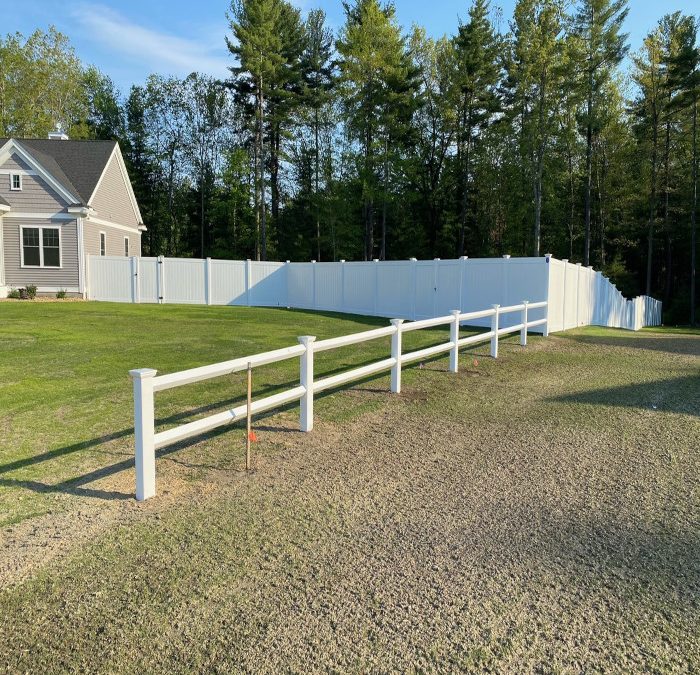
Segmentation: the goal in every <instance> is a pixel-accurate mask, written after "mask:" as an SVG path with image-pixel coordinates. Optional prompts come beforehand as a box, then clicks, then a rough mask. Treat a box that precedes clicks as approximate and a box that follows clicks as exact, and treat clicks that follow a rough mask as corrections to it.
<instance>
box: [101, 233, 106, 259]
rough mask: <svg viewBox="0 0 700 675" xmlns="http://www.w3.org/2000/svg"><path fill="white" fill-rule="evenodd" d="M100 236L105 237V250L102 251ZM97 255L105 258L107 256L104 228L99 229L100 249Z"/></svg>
mask: <svg viewBox="0 0 700 675" xmlns="http://www.w3.org/2000/svg"><path fill="white" fill-rule="evenodd" d="M102 237H104V238H105V252H104V253H102ZM99 256H100V258H106V257H107V233H106V232H105V231H104V230H100V251H99Z"/></svg>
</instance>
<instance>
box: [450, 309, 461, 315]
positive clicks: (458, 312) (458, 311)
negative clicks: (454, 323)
mask: <svg viewBox="0 0 700 675" xmlns="http://www.w3.org/2000/svg"><path fill="white" fill-rule="evenodd" d="M461 313H462V310H461V309H453V310H452V311H451V312H450V314H452V316H459V315H460V314H461Z"/></svg>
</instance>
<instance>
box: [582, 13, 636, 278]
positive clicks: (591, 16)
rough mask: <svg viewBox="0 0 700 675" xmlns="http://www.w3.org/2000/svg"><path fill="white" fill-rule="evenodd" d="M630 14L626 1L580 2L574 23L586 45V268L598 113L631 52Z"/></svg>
mask: <svg viewBox="0 0 700 675" xmlns="http://www.w3.org/2000/svg"><path fill="white" fill-rule="evenodd" d="M627 12H628V10H627V0H581V5H580V7H579V10H578V12H577V13H576V17H575V20H574V31H576V32H577V33H578V34H579V36H580V37H581V40H582V44H583V68H582V71H583V72H582V75H583V78H582V79H583V91H584V99H585V111H584V114H583V126H584V129H585V135H586V196H585V204H584V220H585V240H584V249H583V264H584V265H589V264H590V250H591V194H592V190H593V146H594V143H595V135H596V134H597V133H600V121H599V118H598V114H597V112H598V107H599V105H600V103H601V96H602V93H603V91H604V86H605V84H606V83H607V82H608V81H609V79H610V77H611V75H612V73H613V71H614V69H615V68H616V67H617V66H618V65H619V63H620V62H621V61H622V59H623V58H624V57H625V54H626V53H627V50H628V47H627V45H626V41H627V37H628V36H627V34H623V33H621V32H620V31H621V29H622V24H623V23H624V21H625V18H626V16H627Z"/></svg>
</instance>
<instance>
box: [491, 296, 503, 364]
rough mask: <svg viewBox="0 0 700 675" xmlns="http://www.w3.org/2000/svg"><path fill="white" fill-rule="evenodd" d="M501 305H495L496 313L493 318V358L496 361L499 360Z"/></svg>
mask: <svg viewBox="0 0 700 675" xmlns="http://www.w3.org/2000/svg"><path fill="white" fill-rule="evenodd" d="M500 307H501V306H500V305H493V309H494V313H493V315H492V316H491V331H492V332H493V335H492V336H491V356H492V357H493V358H494V359H497V358H498V310H499V308H500Z"/></svg>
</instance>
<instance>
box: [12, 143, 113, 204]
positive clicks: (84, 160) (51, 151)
mask: <svg viewBox="0 0 700 675" xmlns="http://www.w3.org/2000/svg"><path fill="white" fill-rule="evenodd" d="M9 140H10V139H8V138H0V147H2V146H3V145H5V143H7V141H9ZM15 143H17V144H19V145H20V146H21V147H22V148H24V150H25V151H26V152H27V153H29V154H30V155H31V156H32V157H34V158H35V159H36V161H37V162H38V163H39V164H41V165H42V166H43V167H44V169H46V171H48V172H49V173H50V174H51V175H52V176H53V177H54V178H55V179H56V180H57V181H58V182H59V183H61V184H62V185H63V186H64V187H65V188H66V189H67V190H68V191H69V192H71V193H72V194H74V195H75V196H77V197H78V198H79V199H80V203H81V204H83V205H87V204H88V202H89V201H90V198H91V197H92V195H93V193H94V192H95V188H96V187H97V183H98V182H99V180H100V177H101V176H102V173H103V172H104V170H105V167H106V166H107V162H108V161H109V159H110V157H111V156H112V152H113V151H114V146H115V145H116V144H117V142H116V141H82V140H81V141H73V140H70V141H59V140H49V139H43V138H18V139H15Z"/></svg>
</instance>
